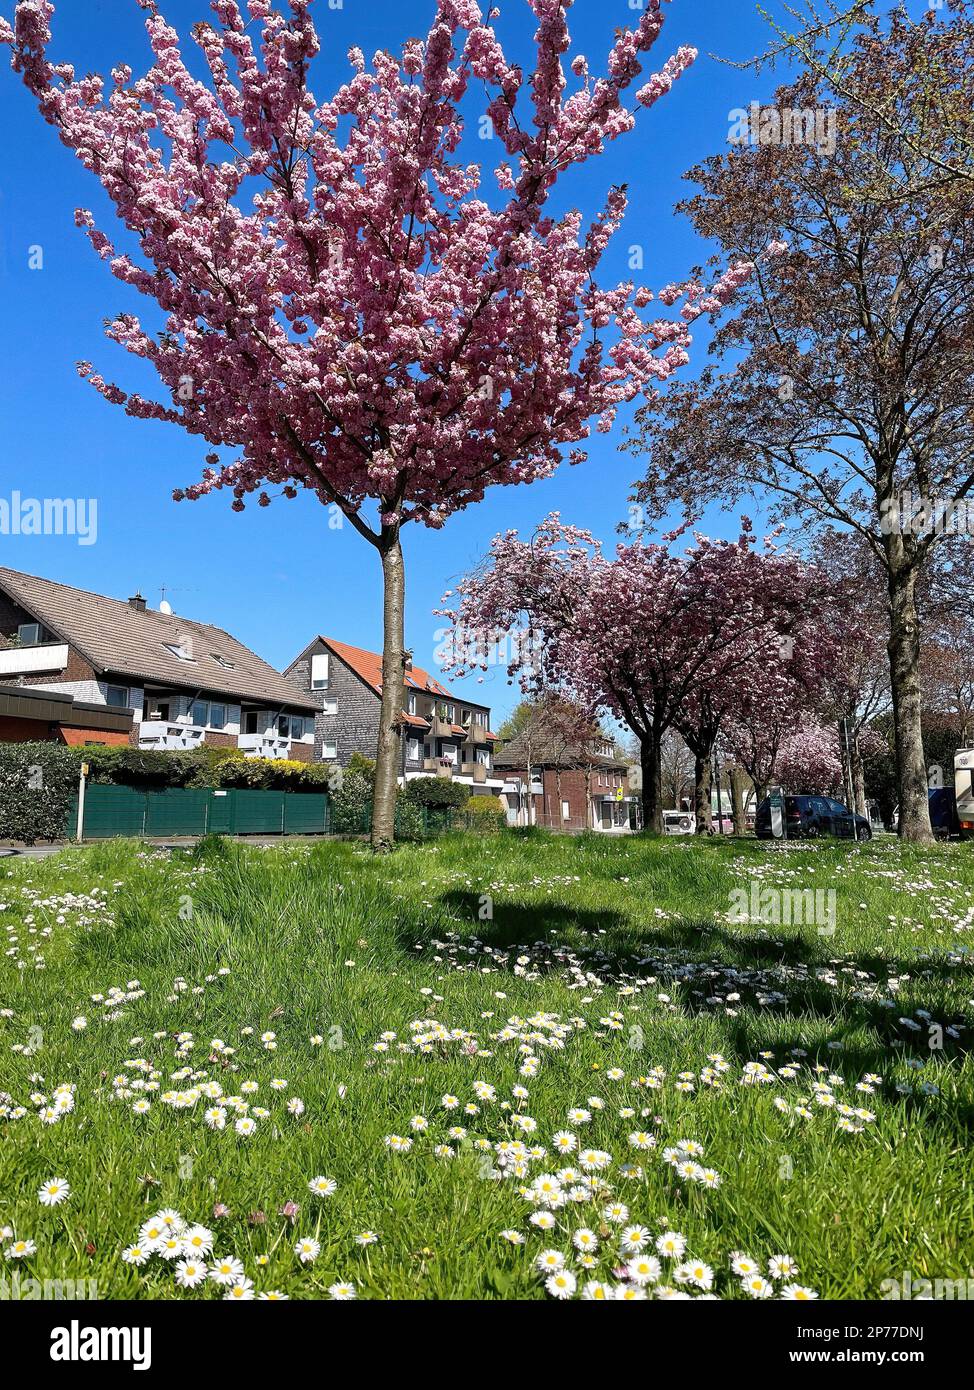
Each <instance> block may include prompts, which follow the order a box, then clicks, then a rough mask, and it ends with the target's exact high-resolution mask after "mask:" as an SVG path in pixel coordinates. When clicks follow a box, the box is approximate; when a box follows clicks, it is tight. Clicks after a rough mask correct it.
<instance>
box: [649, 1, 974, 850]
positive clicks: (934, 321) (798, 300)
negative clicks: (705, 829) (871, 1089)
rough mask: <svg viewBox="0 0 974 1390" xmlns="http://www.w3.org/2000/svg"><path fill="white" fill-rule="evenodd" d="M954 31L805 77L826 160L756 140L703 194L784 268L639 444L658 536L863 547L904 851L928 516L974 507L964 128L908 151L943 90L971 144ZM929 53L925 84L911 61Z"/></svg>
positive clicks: (696, 217) (719, 339)
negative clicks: (874, 587)
mask: <svg viewBox="0 0 974 1390" xmlns="http://www.w3.org/2000/svg"><path fill="white" fill-rule="evenodd" d="M953 9H954V11H956V10H957V9H958V7H957V6H954V7H953ZM952 17H953V16H952V14H951V13H950V12H949V11H947V10H944V11H943V12H941V13H938V14H936V15H931V16H930V18H929V20H928V21H926V22H925V23H924V26H923V29H922V31H920V32H918V31H917V30H916V29H915V28H914V27H912V26H904V25H902V24H900V23H898V22H897V21H896V20H895V18H893V19H891V20H890V21H889V23H888V24H886V25H885V26H884V25H883V24H879V23H878V24H876V25H875V26H868V27H867V29H866V30H865V31H863V32H860V33H858V34H857V36H856V37H855V39H854V40H853V41H852V42H851V44H850V48H849V52H848V54H847V56H846V58H845V59H844V61H843V81H842V90H841V92H840V91H839V90H838V89H835V88H833V87H832V86H831V85H830V82H829V80H828V77H827V75H823V74H822V73H820V72H816V71H811V72H807V73H806V74H804V75H803V76H802V77H801V78H799V80H798V81H797V82H796V83H794V84H793V85H791V86H790V87H786V88H783V89H781V90H780V91H779V92H778V93H777V94H776V105H775V108H774V110H775V111H776V112H777V113H778V117H779V127H781V128H782V129H783V123H784V116H785V115H788V113H796V112H797V113H799V114H801V113H802V112H806V111H811V112H813V113H815V112H820V111H823V109H824V110H831V111H833V113H834V121H835V127H834V129H835V140H834V142H832V141H825V142H822V143H820V144H816V143H815V142H814V141H813V142H810V143H809V142H805V141H803V140H801V139H797V140H796V139H789V140H787V141H785V140H784V139H779V140H778V141H777V142H775V140H774V139H773V138H772V139H769V140H767V141H765V140H763V138H759V140H758V142H754V141H753V139H752V142H751V143H741V144H739V145H736V146H735V147H734V148H732V149H731V150H730V152H728V153H727V154H724V155H720V156H717V157H714V158H712V159H710V160H708V161H707V162H706V163H705V164H704V165H702V166H701V167H699V168H696V169H694V170H693V171H692V172H691V175H690V177H691V178H692V180H693V181H694V182H695V184H696V185H697V188H696V192H695V193H694V195H693V196H692V197H691V198H690V199H689V200H688V201H687V202H686V203H684V204H683V205H682V207H683V210H685V211H687V212H688V213H689V215H690V217H691V220H692V222H693V224H694V227H695V228H696V230H697V231H698V232H699V233H700V235H702V236H705V237H708V238H712V239H714V240H715V241H716V242H717V243H718V245H719V246H720V248H721V253H722V254H724V255H728V256H733V257H738V256H742V255H746V253H747V248H748V246H749V245H752V244H754V245H757V244H760V245H762V246H763V245H766V244H767V243H768V241H769V239H775V241H776V243H777V244H778V245H779V246H780V247H783V248H784V250H783V253H782V254H781V255H780V256H779V257H776V258H774V260H773V261H772V262H771V264H770V266H769V268H768V271H767V273H764V272H761V273H759V274H758V275H757V276H756V277H755V278H754V280H753V282H752V283H751V284H750V286H749V287H748V288H747V289H746V290H745V291H744V292H742V295H741V296H740V298H739V301H738V304H739V312H737V313H736V314H735V315H734V316H733V317H732V318H731V319H729V320H728V321H727V322H726V323H725V324H724V325H723V326H722V328H721V329H720V331H719V332H718V334H717V335H716V338H715V341H714V344H713V359H712V362H711V363H710V365H709V366H708V367H707V369H706V370H705V371H704V372H703V373H702V374H701V376H700V378H699V380H698V381H697V382H696V383H695V384H693V385H690V386H687V387H677V388H676V389H670V390H668V391H667V392H666V397H665V411H664V413H663V414H660V413H659V412H658V411H657V410H656V409H655V407H654V410H653V412H652V413H650V412H645V413H644V415H643V417H642V419H641V422H640V423H641V426H642V431H641V436H640V437H639V438H638V439H637V440H635V441H634V447H635V448H636V449H637V450H639V451H643V452H645V454H646V455H647V458H648V466H647V472H646V476H645V478H644V479H643V480H642V481H641V482H640V483H639V485H638V488H637V499H638V500H639V501H640V502H641V504H642V505H643V506H644V507H646V508H648V510H649V514H650V516H653V515H665V514H667V512H668V511H669V509H670V507H671V506H672V504H673V503H674V502H680V503H682V504H683V506H684V507H685V508H686V509H687V512H688V514H689V515H690V516H697V515H699V514H700V512H701V511H702V510H703V508H704V507H706V506H707V505H708V504H710V503H712V502H715V501H719V502H720V503H722V504H723V505H726V506H728V507H733V506H735V505H737V503H738V501H739V499H741V498H742V497H748V498H749V497H752V496H753V495H755V494H758V495H761V496H770V498H771V500H772V502H773V503H774V504H775V505H776V507H777V509H778V515H779V516H780V517H781V518H785V519H788V520H792V521H795V520H797V521H799V522H800V523H801V524H802V525H804V526H808V525H812V524H823V523H824V524H825V525H831V526H837V527H839V528H840V529H845V530H850V531H852V532H855V533H856V534H858V535H859V536H860V537H861V538H862V539H863V541H864V543H865V544H867V545H868V546H869V547H870V549H871V551H872V553H873V555H874V556H875V558H876V562H877V565H878V568H879V571H880V573H881V576H882V581H881V582H882V586H883V589H884V591H885V595H884V596H885V604H886V609H887V629H886V645H887V654H888V661H889V667H890V688H891V694H892V706H893V726H894V732H895V741H896V755H897V764H898V770H899V800H900V807H901V818H900V833H901V835H902V836H903V837H904V838H906V839H911V840H916V841H921V842H928V841H930V840H932V833H931V829H930V818H929V813H928V807H927V782H926V767H925V760H924V753H923V742H922V730H921V713H922V692H921V685H920V665H919V661H920V613H919V606H918V605H919V594H920V590H921V588H922V584H923V577H924V574H925V572H926V570H927V569H928V568H929V567H930V565H931V564H932V563H933V562H934V556H935V553H936V551H937V550H938V549H939V548H940V547H941V545H942V542H943V539H944V536H943V532H942V530H941V529H940V528H939V527H938V526H937V525H936V524H932V525H927V524H926V523H925V521H924V519H923V511H922V509H923V508H924V506H927V507H936V506H937V505H939V504H950V503H957V502H962V503H963V502H964V501H965V499H968V498H971V497H974V466H972V462H971V459H972V454H971V431H972V413H971V399H972V396H974V276H972V275H971V269H970V268H971V265H972V263H974V201H972V199H971V196H970V188H971V185H970V182H969V181H968V180H966V179H964V178H962V177H960V175H959V174H958V167H960V166H961V165H962V166H963V168H964V169H966V170H967V171H968V172H970V170H971V146H970V145H969V144H966V145H965V144H959V145H958V144H955V143H954V141H953V134H952V132H953V129H954V122H953V121H952V120H951V121H948V122H947V123H945V124H941V123H940V122H939V121H938V120H936V119H931V120H929V121H925V122H924V124H923V129H922V139H916V138H914V136H915V135H916V134H917V128H916V125H915V120H916V118H917V116H918V113H921V112H923V111H928V112H929V110H930V107H929V104H925V103H928V98H929V97H931V95H932V93H931V90H930V82H931V74H932V73H933V72H934V70H935V71H936V81H937V84H938V91H939V100H940V102H941V104H942V106H943V108H944V109H945V110H949V111H950V112H951V113H955V114H956V115H957V116H958V117H960V116H961V113H962V112H964V111H966V112H967V116H966V117H964V121H965V128H966V129H967V130H970V91H971V86H972V83H974V47H972V44H971V42H970V33H969V31H965V30H962V29H957V30H954V29H953V28H952ZM918 44H922V45H926V46H927V48H926V50H925V51H926V52H927V53H928V56H929V55H935V62H934V63H933V64H930V63H926V62H925V63H918V62H916V61H913V59H912V58H911V55H914V57H915V55H916V53H917V45H918ZM880 93H881V94H882V96H881V102H880V105H879V106H877V102H876V100H875V99H876V97H877V95H878V94H880ZM782 113H784V114H782ZM791 130H792V132H793V130H794V126H793V124H792V126H791ZM901 131H903V132H905V134H904V136H903V138H900V133H901ZM754 134H755V132H752V136H753V135H754ZM772 134H773V131H772Z"/></svg>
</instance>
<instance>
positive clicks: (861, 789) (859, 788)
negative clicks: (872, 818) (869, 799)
mask: <svg viewBox="0 0 974 1390" xmlns="http://www.w3.org/2000/svg"><path fill="white" fill-rule="evenodd" d="M851 758H852V789H853V791H854V793H855V803H856V804H855V806H854V807H853V810H855V811H857V812H858V813H859V815H860V816H865V817H866V818H867V820H868V818H869V810H868V807H867V804H866V769H865V767H863V762H862V753H861V752H860V751H859V739H858V738H854V739H853V740H852V753H851Z"/></svg>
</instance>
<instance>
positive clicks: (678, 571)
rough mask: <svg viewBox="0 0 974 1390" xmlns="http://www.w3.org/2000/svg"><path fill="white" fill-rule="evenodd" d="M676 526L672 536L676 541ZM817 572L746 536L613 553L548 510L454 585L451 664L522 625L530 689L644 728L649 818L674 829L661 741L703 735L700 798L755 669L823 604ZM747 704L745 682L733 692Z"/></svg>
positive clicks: (485, 652)
mask: <svg viewBox="0 0 974 1390" xmlns="http://www.w3.org/2000/svg"><path fill="white" fill-rule="evenodd" d="M674 539H675V537H670V538H668V540H669V541H670V542H672V541H673V540H674ZM810 589H811V585H810V571H809V570H808V567H807V566H805V565H804V564H802V563H801V562H800V561H799V560H797V559H796V558H795V557H793V556H790V555H787V554H783V553H782V554H779V553H777V552H776V551H775V550H774V548H773V547H772V546H766V547H765V548H764V549H763V550H762V549H758V548H757V547H756V545H755V542H754V538H753V536H752V535H751V534H750V531H749V530H748V529H745V530H744V532H743V533H742V535H741V537H740V539H739V540H737V541H713V540H709V539H707V538H706V537H703V536H697V537H695V539H694V543H693V545H692V546H691V547H690V549H689V550H688V551H687V552H686V554H683V555H680V554H677V553H676V552H675V551H674V550H673V549H672V548H670V546H668V545H645V544H643V543H642V542H639V541H637V542H635V543H633V544H631V545H626V544H620V545H618V546H617V547H616V552H615V555H614V556H613V558H612V559H608V558H607V557H606V556H605V555H603V553H602V548H601V546H600V544H599V542H598V541H596V540H595V538H594V537H593V536H592V535H591V533H590V532H588V531H584V530H581V529H579V528H578V527H573V526H566V525H563V524H562V522H561V521H560V519H559V517H558V516H557V514H555V515H552V516H550V517H548V518H547V519H546V520H545V521H544V522H543V523H542V525H541V526H540V527H539V528H538V530H537V531H536V532H535V534H534V535H533V536H532V537H531V538H530V539H528V540H523V539H522V538H521V537H520V536H519V535H518V533H517V532H516V531H509V532H507V533H506V534H504V535H501V536H497V537H495V539H494V543H493V546H492V549H491V553H490V555H489V556H488V557H487V559H486V561H485V562H484V564H483V565H482V566H481V567H480V568H479V569H478V570H477V571H475V572H474V573H473V574H471V575H469V576H467V577H465V578H464V579H463V580H462V581H461V582H460V584H459V585H458V586H457V588H456V590H455V591H454V592H453V593H451V594H448V595H447V598H448V599H450V600H451V601H452V606H451V607H450V608H447V609H445V610H444V616H446V617H448V618H449V619H450V621H451V623H452V625H453V632H454V634H455V640H454V642H453V649H454V650H453V659H452V665H453V668H454V669H455V670H457V671H458V672H460V673H465V672H467V671H470V670H475V669H477V668H478V667H481V668H483V667H485V666H486V665H488V664H489V662H490V660H491V652H492V650H495V649H497V648H500V647H501V646H503V645H505V644H506V641H507V639H508V638H509V636H510V634H512V633H514V634H516V635H517V638H518V640H516V641H514V642H513V643H512V644H511V646H512V650H513V653H514V655H513V659H512V660H511V662H510V664H509V668H508V669H509V672H510V674H511V675H512V676H517V677H518V678H519V679H520V682H521V686H522V689H524V690H525V691H531V690H536V689H545V690H559V691H561V692H562V693H563V694H564V695H565V696H566V697H567V698H569V699H571V700H573V701H575V702H576V703H577V704H579V705H581V706H582V707H583V708H585V709H587V710H589V711H590V712H591V713H592V714H593V715H594V714H596V713H599V712H603V713H608V714H610V715H611V716H613V717H614V718H615V719H617V720H619V721H620V722H621V723H623V724H625V726H626V727H627V728H628V729H629V730H630V731H631V732H632V733H633V734H634V735H635V738H636V740H637V742H638V744H639V760H640V769H641V772H642V803H643V824H644V826H645V828H646V829H647V830H651V831H656V832H657V833H658V832H659V831H660V830H661V829H662V811H663V806H662V744H663V739H664V736H665V735H666V733H667V731H668V730H669V729H672V728H679V729H680V731H681V732H682V733H683V736H684V738H686V736H687V731H688V730H690V729H691V728H692V730H693V732H694V733H695V734H696V738H695V744H694V752H695V755H696V762H697V785H698V792H697V796H698V801H699V800H700V798H701V796H702V792H701V785H705V787H706V794H707V796H708V797H709V787H710V782H709V766H710V758H711V754H712V752H713V748H714V743H715V740H716V737H717V732H718V730H719V727H720V721H721V718H722V715H723V712H724V709H725V707H726V706H727V704H728V703H730V701H731V699H732V694H731V692H734V691H736V689H737V687H739V686H742V687H745V688H746V687H747V685H748V683H749V680H750V679H751V673H752V671H754V670H756V669H759V668H761V667H762V665H764V664H772V665H775V666H776V665H777V664H778V663H779V662H780V661H781V659H782V658H781V652H782V650H783V649H786V650H790V649H791V645H792V643H793V642H795V641H799V640H802V647H803V650H804V649H806V648H808V649H809V650H810V649H811V648H812V645H813V644H812V643H811V642H805V641H804V640H803V639H800V638H799V635H798V634H799V631H801V632H802V633H804V631H805V630H806V628H810V627H811V625H812V624H813V623H814V621H815V619H816V616H817V607H816V605H815V603H814V602H813V601H812V598H811V596H810ZM733 699H734V701H735V703H736V702H737V696H736V694H735V695H733Z"/></svg>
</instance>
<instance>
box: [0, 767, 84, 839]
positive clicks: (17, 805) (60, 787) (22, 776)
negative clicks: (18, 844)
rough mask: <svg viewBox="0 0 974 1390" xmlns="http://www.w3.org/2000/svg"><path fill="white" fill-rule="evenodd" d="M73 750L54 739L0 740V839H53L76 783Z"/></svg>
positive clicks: (61, 826) (60, 831)
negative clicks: (20, 741)
mask: <svg viewBox="0 0 974 1390" xmlns="http://www.w3.org/2000/svg"><path fill="white" fill-rule="evenodd" d="M73 752H74V750H72V749H70V748H63V747H62V746H61V745H60V744H57V743H0V840H22V841H23V842H24V843H25V844H28V845H32V844H33V843H34V842H35V840H57V839H60V838H61V836H62V835H63V834H64V820H65V817H66V815H67V813H68V806H69V805H70V801H71V796H72V794H73V793H74V792H75V791H76V790H77V787H78V759H77V758H76V757H75V756H73Z"/></svg>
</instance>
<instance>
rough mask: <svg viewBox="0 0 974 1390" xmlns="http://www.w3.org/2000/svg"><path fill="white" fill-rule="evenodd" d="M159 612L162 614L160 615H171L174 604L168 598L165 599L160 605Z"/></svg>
mask: <svg viewBox="0 0 974 1390" xmlns="http://www.w3.org/2000/svg"><path fill="white" fill-rule="evenodd" d="M159 612H160V613H171V612H172V604H171V603H170V602H169V600H168V599H167V598H164V599H163V600H162V602H161V603H160V604H159Z"/></svg>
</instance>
